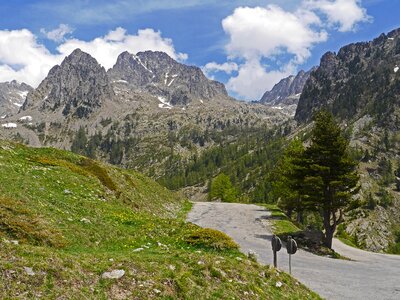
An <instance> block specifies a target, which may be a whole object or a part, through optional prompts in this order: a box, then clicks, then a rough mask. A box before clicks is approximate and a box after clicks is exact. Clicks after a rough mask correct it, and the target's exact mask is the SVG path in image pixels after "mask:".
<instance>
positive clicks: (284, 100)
mask: <svg viewBox="0 0 400 300" xmlns="http://www.w3.org/2000/svg"><path fill="white" fill-rule="evenodd" d="M314 70H315V68H312V69H311V70H309V71H308V72H304V71H303V70H301V71H300V72H299V73H298V74H297V75H296V76H293V75H291V76H289V77H286V78H283V79H282V80H281V81H279V82H278V83H277V84H275V85H274V87H273V88H272V90H270V91H267V92H265V93H264V95H263V96H262V97H261V99H260V100H259V101H258V102H259V103H262V104H265V105H268V106H271V107H273V108H274V109H279V110H282V111H283V112H285V113H287V114H289V115H291V116H294V114H295V112H296V108H297V104H298V101H299V99H300V95H301V92H302V91H303V87H304V85H305V83H306V81H307V79H308V78H309V77H310V74H311V72H312V71H314Z"/></svg>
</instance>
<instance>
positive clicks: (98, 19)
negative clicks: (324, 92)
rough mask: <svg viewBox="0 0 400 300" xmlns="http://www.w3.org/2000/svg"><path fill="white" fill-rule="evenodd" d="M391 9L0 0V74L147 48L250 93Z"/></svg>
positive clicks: (374, 25) (360, 36)
mask: <svg viewBox="0 0 400 300" xmlns="http://www.w3.org/2000/svg"><path fill="white" fill-rule="evenodd" d="M399 11H400V1H397V0H395V1H393V0H391V1H390V0H364V1H359V0H291V1H290V0H287V1H285V0H281V1H272V0H264V1H262V0H247V1H246V0H244V1H239V0H230V1H224V0H220V1H209V0H203V1H200V0H186V1H177V0H169V1H165V0H153V1H152V0H147V1H142V0H132V1H129V0H115V1H109V0H108V1H104V0H97V1H92V0H81V1H77V0H70V1H57V0H53V1H48V0H46V1H26V0H25V1H22V0H16V1H1V2H0V81H8V80H12V79H17V80H20V81H25V82H27V83H29V84H31V85H33V86H36V85H37V84H38V83H39V82H40V81H41V80H42V79H43V78H44V77H45V75H46V74H47V72H48V70H49V69H50V68H51V66H52V65H54V64H58V63H60V62H61V61H62V59H63V58H64V57H65V55H68V54H69V53H70V52H71V51H72V50H73V49H74V48H76V47H80V48H81V49H82V50H83V51H86V52H89V53H90V54H91V55H93V56H94V57H95V58H96V59H97V60H98V61H99V62H100V63H101V64H102V65H103V66H104V67H106V68H109V67H111V66H112V64H113V63H114V62H115V60H116V57H117V55H118V54H119V53H120V52H122V51H124V50H128V51H130V52H132V53H136V52H137V51H142V50H147V49H150V50H161V51H165V52H167V53H168V54H169V55H171V56H172V57H174V58H175V59H177V60H180V61H181V62H184V63H186V64H193V65H197V66H199V67H202V68H203V70H204V71H205V72H206V74H207V76H209V77H210V78H213V79H217V80H220V81H222V82H224V83H225V84H226V85H227V88H228V91H229V93H230V94H231V95H233V96H235V97H237V98H240V99H245V100H254V99H258V98H259V97H260V96H261V95H262V93H263V92H265V91H266V90H268V89H270V88H271V87H272V86H273V84H275V83H276V82H277V81H279V79H281V78H283V77H285V76H287V75H289V74H293V73H296V72H297V71H299V70H300V69H309V68H311V67H312V66H314V65H317V64H318V63H319V59H320V57H321V55H322V54H323V53H325V52H326V51H337V50H338V49H339V48H340V47H341V46H343V45H346V44H348V43H351V42H357V41H367V40H370V39H372V38H374V37H376V36H378V35H379V34H380V33H382V32H385V33H386V32H388V31H390V30H392V29H395V28H398V27H400V22H399V21H398V20H400V18H399V16H398V12H399Z"/></svg>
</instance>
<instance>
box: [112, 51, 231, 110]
mask: <svg viewBox="0 0 400 300" xmlns="http://www.w3.org/2000/svg"><path fill="white" fill-rule="evenodd" d="M108 75H109V76H110V78H111V80H112V82H113V83H117V84H126V85H128V86H129V88H131V89H134V90H138V91H141V92H143V91H144V92H147V93H150V94H152V95H156V96H158V97H161V98H162V99H164V100H163V101H164V102H165V103H168V105H172V106H174V105H178V106H182V105H187V104H189V103H190V102H192V101H193V100H201V101H203V100H211V99H212V98H214V97H227V96H228V95H227V92H226V89H225V86H224V85H223V84H222V83H219V82H216V81H213V80H209V79H207V77H206V76H205V75H204V74H203V72H202V71H201V69H200V68H198V67H194V66H187V65H184V64H182V63H179V62H177V61H175V60H174V59H173V58H171V57H170V56H169V55H168V54H166V53H164V52H159V51H144V52H139V53H137V54H136V55H135V54H130V53H128V52H123V53H121V54H120V55H119V57H118V59H117V62H116V64H115V65H114V66H113V68H112V69H110V70H108Z"/></svg>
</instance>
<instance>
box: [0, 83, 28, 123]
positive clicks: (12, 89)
mask: <svg viewBox="0 0 400 300" xmlns="http://www.w3.org/2000/svg"><path fill="white" fill-rule="evenodd" d="M32 90H33V88H32V87H31V86H30V85H28V84H26V83H23V82H22V83H20V82H18V81H16V80H13V81H11V82H2V83H0V118H5V117H6V116H11V115H15V114H16V113H18V111H19V109H20V108H21V106H22V105H23V104H24V102H25V99H26V96H27V95H28V93H29V92H31V91H32Z"/></svg>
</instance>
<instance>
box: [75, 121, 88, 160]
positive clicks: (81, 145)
mask: <svg viewBox="0 0 400 300" xmlns="http://www.w3.org/2000/svg"><path fill="white" fill-rule="evenodd" d="M87 142H88V140H87V137H86V132H85V128H83V127H82V126H81V127H79V130H78V132H77V133H76V135H75V138H74V140H73V141H72V144H71V151H72V152H74V153H78V154H81V155H86V146H87Z"/></svg>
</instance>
